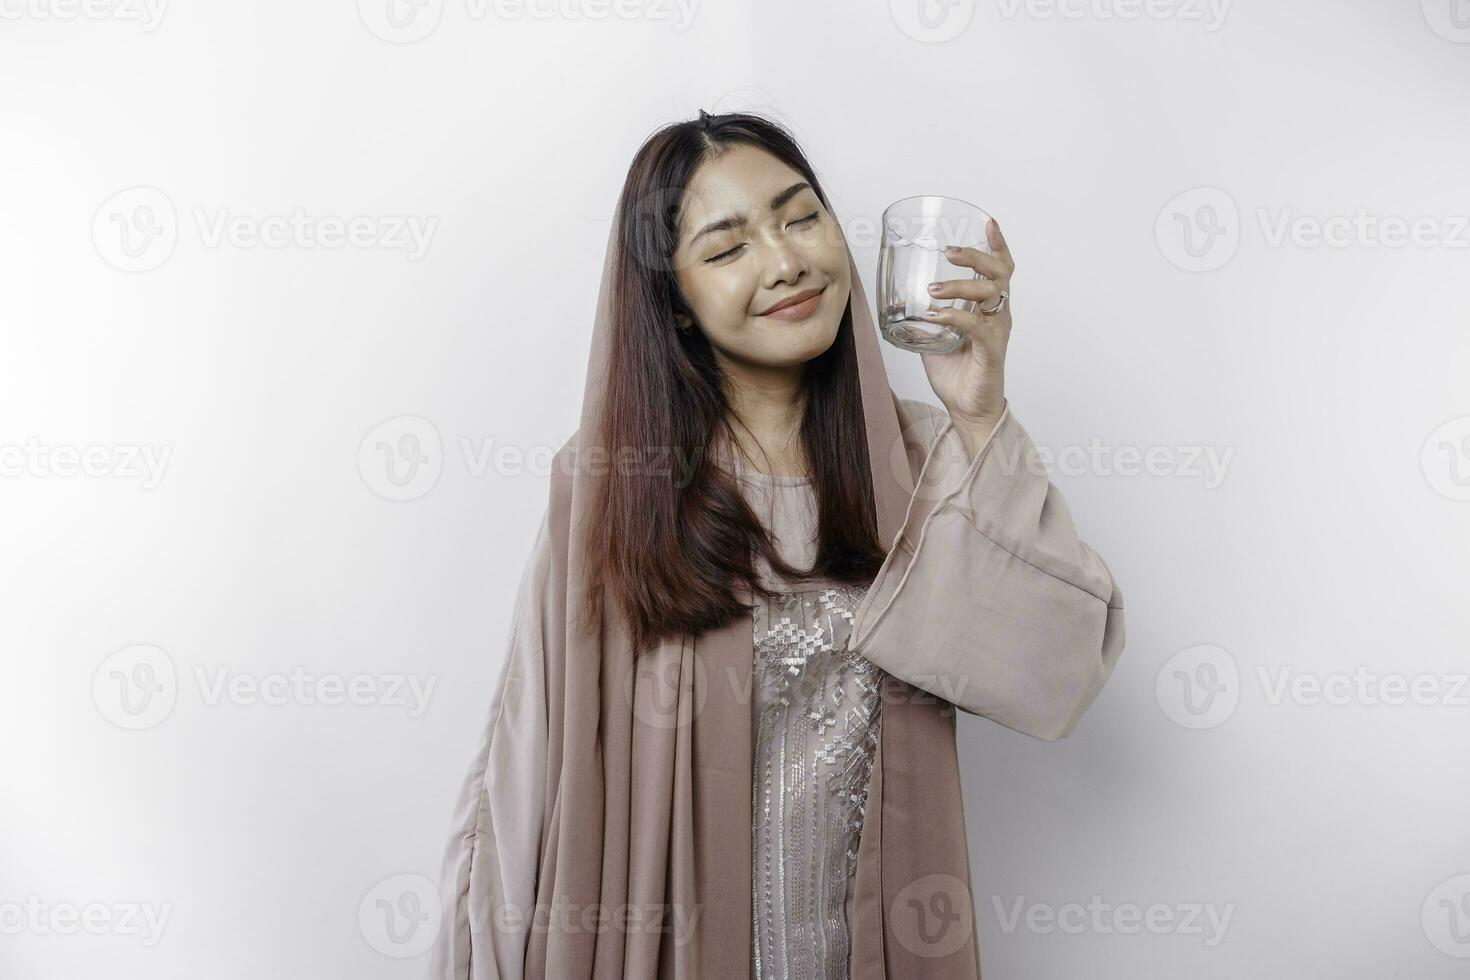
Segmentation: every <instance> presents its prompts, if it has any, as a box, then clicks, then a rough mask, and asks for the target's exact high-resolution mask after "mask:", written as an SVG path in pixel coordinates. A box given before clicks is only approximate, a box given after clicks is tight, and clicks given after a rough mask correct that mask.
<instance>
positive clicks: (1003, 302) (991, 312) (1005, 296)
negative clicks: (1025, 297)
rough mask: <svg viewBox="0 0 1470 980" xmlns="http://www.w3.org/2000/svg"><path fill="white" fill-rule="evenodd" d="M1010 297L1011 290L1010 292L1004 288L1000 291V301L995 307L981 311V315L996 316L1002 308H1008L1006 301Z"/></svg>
mask: <svg viewBox="0 0 1470 980" xmlns="http://www.w3.org/2000/svg"><path fill="white" fill-rule="evenodd" d="M1010 298H1011V294H1010V292H1008V291H1007V290H1004V289H1002V290H1001V291H1000V301H999V302H998V303H996V304H995V308H994V309H989V310H981V311H980V315H981V316H995V315H996V314H998V313H999V312H1000V311H1001V310H1003V309H1005V308H1006V301H1007V300H1009V299H1010Z"/></svg>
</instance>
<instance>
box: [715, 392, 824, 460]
mask: <svg viewBox="0 0 1470 980" xmlns="http://www.w3.org/2000/svg"><path fill="white" fill-rule="evenodd" d="M803 367H804V365H797V366H795V367H794V368H783V369H779V370H776V369H755V370H752V369H750V368H748V367H745V368H742V369H740V370H738V371H736V370H728V369H727V370H726V372H725V378H726V385H725V397H726V400H727V401H728V402H729V403H730V416H731V417H730V427H731V429H732V430H733V433H734V436H735V440H736V442H737V443H738V446H739V451H740V452H741V454H742V455H743V456H744V459H745V462H746V465H748V466H753V467H754V468H756V469H758V470H760V471H761V472H763V473H772V474H776V475H781V476H805V475H806V471H807V465H806V457H805V454H804V452H803V450H802V445H801V417H802V407H803V404H804V401H803V389H802V373H803Z"/></svg>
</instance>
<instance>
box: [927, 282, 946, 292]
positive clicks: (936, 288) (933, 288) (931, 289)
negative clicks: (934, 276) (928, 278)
mask: <svg viewBox="0 0 1470 980" xmlns="http://www.w3.org/2000/svg"><path fill="white" fill-rule="evenodd" d="M942 288H943V287H942V286H941V285H940V284H939V283H937V282H931V283H930V284H929V292H931V293H937V292H939V290H940V289H942Z"/></svg>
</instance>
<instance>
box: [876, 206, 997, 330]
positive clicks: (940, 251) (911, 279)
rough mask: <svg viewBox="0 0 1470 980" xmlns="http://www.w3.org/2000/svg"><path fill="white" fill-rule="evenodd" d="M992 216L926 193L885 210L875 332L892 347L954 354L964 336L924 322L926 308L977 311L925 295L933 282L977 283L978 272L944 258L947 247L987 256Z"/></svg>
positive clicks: (960, 302) (962, 302)
mask: <svg viewBox="0 0 1470 980" xmlns="http://www.w3.org/2000/svg"><path fill="white" fill-rule="evenodd" d="M989 221H990V215H988V214H986V213H985V212H984V211H982V210H980V209H979V208H977V207H975V205H973V204H970V203H969V202H967V201H961V200H959V199H958V198H953V197H941V196H938V195H935V194H925V195H922V196H919V197H906V198H904V199H902V200H900V201H894V202H893V203H892V204H890V205H888V207H887V208H885V209H884V211H883V240H882V241H881V243H880V244H879V246H878V330H879V332H880V333H882V334H883V337H884V339H885V340H887V341H888V342H889V343H890V344H893V345H894V346H895V347H901V348H903V349H904V350H909V351H914V352H916V353H919V354H944V353H948V352H949V351H952V350H956V349H957V348H959V347H960V346H961V345H962V344H964V342H965V338H964V336H963V335H961V334H960V333H958V332H956V331H955V330H954V329H953V328H951V327H947V326H945V325H944V324H942V323H931V322H930V321H928V320H925V319H924V317H923V313H924V311H925V310H940V309H949V308H954V309H961V310H964V311H965V312H967V313H973V312H975V307H976V306H978V305H979V304H978V303H976V302H975V301H974V300H962V299H939V298H936V297H933V296H930V295H929V284H930V283H931V282H942V281H943V280H946V279H978V278H980V274H979V273H978V272H976V271H975V270H974V269H971V268H970V267H968V266H963V265H953V264H951V263H950V262H949V261H948V260H947V259H946V258H945V257H944V249H945V246H947V245H960V246H969V247H971V248H978V249H980V250H981V251H982V252H986V253H989V252H990V242H989V240H988V239H987V238H986V237H985V226H986V224H987V223H988V222H989Z"/></svg>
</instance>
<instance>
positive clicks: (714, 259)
mask: <svg viewBox="0 0 1470 980" xmlns="http://www.w3.org/2000/svg"><path fill="white" fill-rule="evenodd" d="M821 216H822V212H820V211H813V212H812V213H811V214H809V215H807V216H806V217H805V218H797V219H796V220H795V221H793V222H791V223H792V224H793V225H804V224H806V223H808V222H810V221H816V220H817V219H818V218H820V217H821ZM744 247H745V244H744V243H743V242H742V243H741V244H739V245H736V246H735V247H734V248H731V249H727V250H725V251H723V252H721V253H720V254H719V255H711V256H710V257H709V258H707V259H705V261H706V262H718V261H719V260H720V259H723V258H724V257H725V256H727V255H734V254H735V253H736V252H738V251H740V250H741V249H742V248H744Z"/></svg>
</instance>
